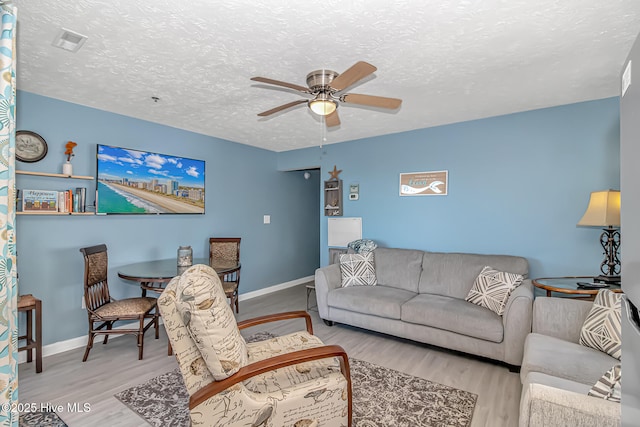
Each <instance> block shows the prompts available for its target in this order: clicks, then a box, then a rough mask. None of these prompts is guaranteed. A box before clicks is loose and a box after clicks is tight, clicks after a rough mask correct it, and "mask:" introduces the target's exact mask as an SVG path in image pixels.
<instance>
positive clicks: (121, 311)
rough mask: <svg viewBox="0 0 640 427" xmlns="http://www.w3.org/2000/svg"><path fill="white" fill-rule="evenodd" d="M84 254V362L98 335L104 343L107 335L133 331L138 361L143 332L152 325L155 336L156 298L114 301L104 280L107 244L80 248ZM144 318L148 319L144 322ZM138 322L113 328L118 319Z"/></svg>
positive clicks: (106, 269) (105, 279) (105, 277)
mask: <svg viewBox="0 0 640 427" xmlns="http://www.w3.org/2000/svg"><path fill="white" fill-rule="evenodd" d="M80 252H82V255H83V256H84V301H85V305H86V307H87V316H88V318H89V340H88V342H87V349H86V350H85V352H84V357H83V358H82V361H83V362H86V361H87V357H89V351H91V347H93V339H94V338H95V336H96V335H98V334H104V342H103V344H106V343H107V340H108V339H109V335H110V334H118V335H121V334H134V335H136V336H137V338H138V360H142V352H143V348H144V333H145V332H146V331H147V329H149V328H150V327H151V325H153V326H154V327H155V329H156V339H158V314H159V311H158V309H157V300H156V299H155V298H149V297H138V298H126V299H122V300H114V299H113V298H111V295H110V294H109V285H108V282H107V273H108V258H107V246H106V245H104V244H102V245H96V246H90V247H86V248H81V249H80ZM145 319H150V321H149V322H147V324H146V325H145V323H144V322H145ZM133 320H137V321H138V322H139V326H138V328H135V329H134V328H131V329H117V330H113V324H114V323H115V322H118V321H133Z"/></svg>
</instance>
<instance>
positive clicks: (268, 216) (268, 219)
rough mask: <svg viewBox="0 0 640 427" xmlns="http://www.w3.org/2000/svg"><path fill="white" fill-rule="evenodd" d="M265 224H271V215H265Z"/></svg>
mask: <svg viewBox="0 0 640 427" xmlns="http://www.w3.org/2000/svg"><path fill="white" fill-rule="evenodd" d="M264 223H265V224H271V215H265V216H264Z"/></svg>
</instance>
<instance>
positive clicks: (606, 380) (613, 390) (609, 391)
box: [588, 364, 622, 402]
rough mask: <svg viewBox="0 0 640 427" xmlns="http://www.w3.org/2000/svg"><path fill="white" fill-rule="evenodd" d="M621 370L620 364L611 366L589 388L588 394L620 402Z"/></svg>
mask: <svg viewBox="0 0 640 427" xmlns="http://www.w3.org/2000/svg"><path fill="white" fill-rule="evenodd" d="M621 380H622V371H621V366H620V364H617V365H615V366H613V367H612V368H611V369H609V370H608V371H607V372H605V373H604V375H602V377H600V379H599V380H598V381H597V382H596V383H595V384H594V385H593V387H591V390H589V393H588V394H589V396H594V397H599V398H601V399H605V400H610V401H612V402H620V395H621Z"/></svg>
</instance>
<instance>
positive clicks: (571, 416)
mask: <svg viewBox="0 0 640 427" xmlns="http://www.w3.org/2000/svg"><path fill="white" fill-rule="evenodd" d="M523 387H524V388H523V390H522V400H521V401H520V423H519V427H556V426H557V427H568V426H576V427H577V426H593V427H619V426H620V410H621V408H620V404H619V403H616V402H611V401H608V400H604V399H599V398H596V397H592V396H588V395H586V394H580V393H576V392H574V391H569V390H563V389H560V388H555V387H551V386H548V385H543V384H538V383H530V384H525V386H523Z"/></svg>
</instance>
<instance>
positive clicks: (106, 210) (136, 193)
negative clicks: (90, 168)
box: [96, 144, 205, 215]
mask: <svg viewBox="0 0 640 427" xmlns="http://www.w3.org/2000/svg"><path fill="white" fill-rule="evenodd" d="M97 158H98V167H97V174H96V177H97V183H96V213H97V214H156V215H157V214H204V195H205V189H204V163H205V162H204V160H194V159H187V158H184V157H179V156H170V155H166V154H158V153H151V152H146V151H139V150H132V149H129V148H120V147H111V146H108V145H102V144H98V147H97Z"/></svg>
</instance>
